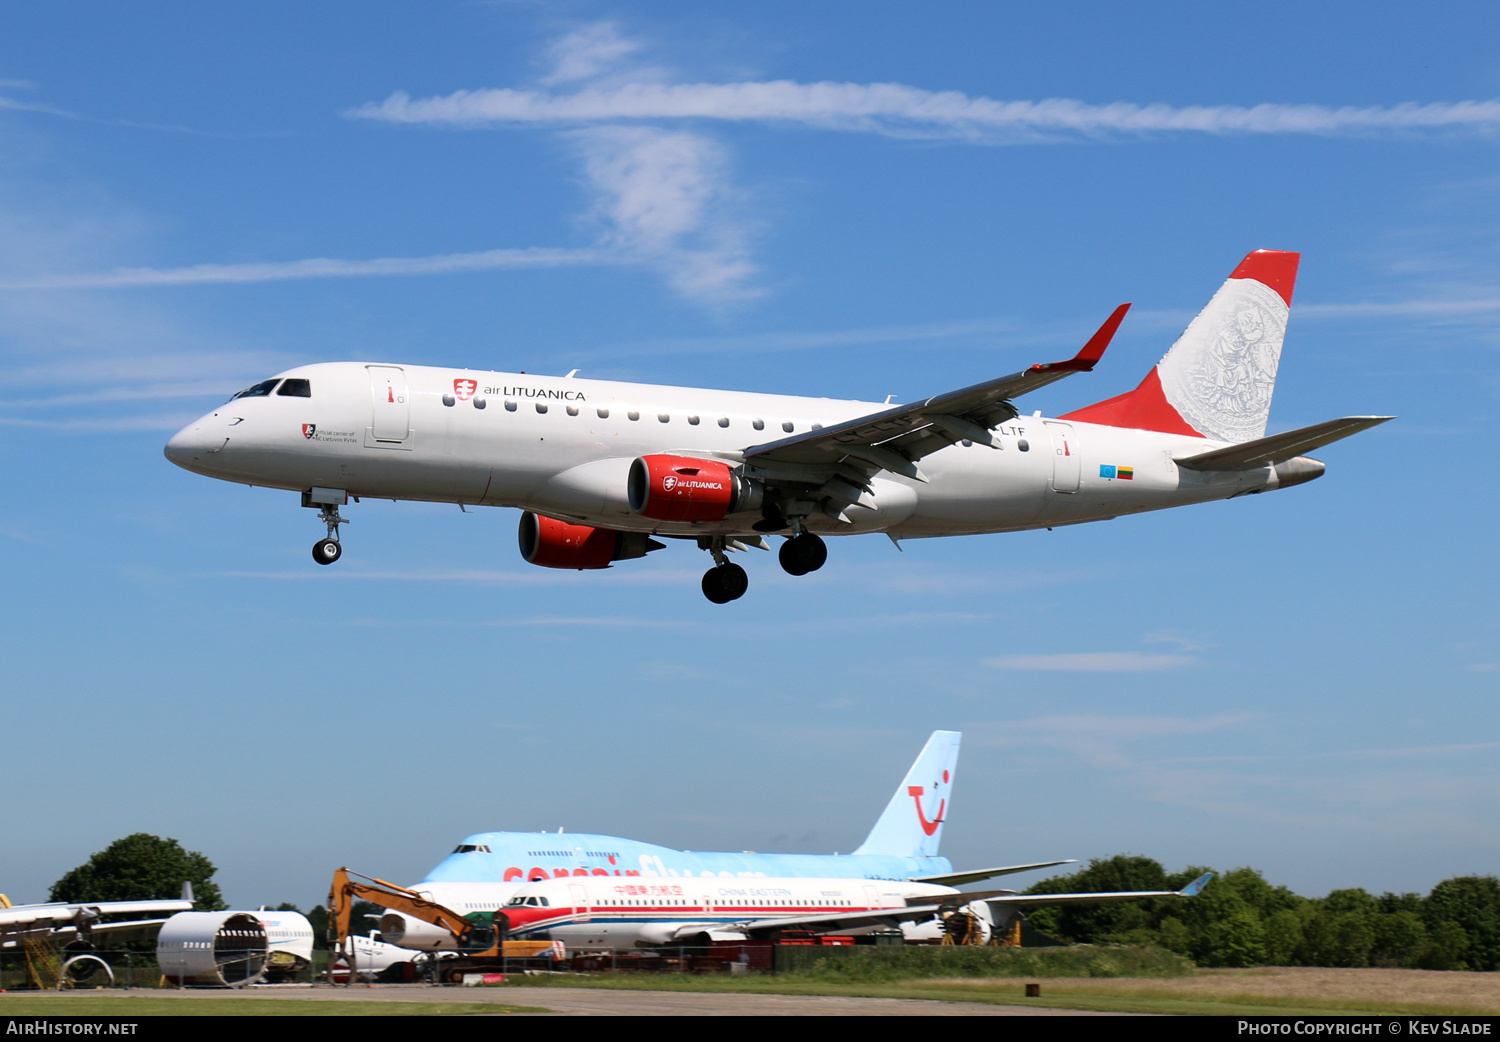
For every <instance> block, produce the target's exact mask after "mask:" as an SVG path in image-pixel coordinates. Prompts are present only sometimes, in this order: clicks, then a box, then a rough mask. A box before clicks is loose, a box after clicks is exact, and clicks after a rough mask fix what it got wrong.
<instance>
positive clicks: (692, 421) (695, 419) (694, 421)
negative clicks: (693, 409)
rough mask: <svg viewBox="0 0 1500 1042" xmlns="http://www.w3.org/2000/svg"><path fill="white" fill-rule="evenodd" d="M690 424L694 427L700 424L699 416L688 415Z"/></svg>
mask: <svg viewBox="0 0 1500 1042" xmlns="http://www.w3.org/2000/svg"><path fill="white" fill-rule="evenodd" d="M688 424H689V425H690V426H693V427H696V426H698V417H696V416H689V417H688Z"/></svg>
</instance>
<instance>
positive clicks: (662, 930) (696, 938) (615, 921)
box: [497, 873, 1212, 951]
mask: <svg viewBox="0 0 1500 1042" xmlns="http://www.w3.org/2000/svg"><path fill="white" fill-rule="evenodd" d="M1211 878H1212V873H1208V874H1205V875H1202V876H1200V877H1198V878H1197V879H1195V880H1194V881H1193V882H1192V883H1190V884H1189V885H1188V886H1187V887H1185V888H1184V889H1182V890H1136V891H1120V892H1114V893H1095V894H1032V895H1023V894H1017V893H1015V892H1014V891H1012V890H989V891H969V892H965V891H961V890H956V889H954V888H953V887H951V886H938V885H935V884H932V883H920V882H895V881H889V880H873V879H652V880H646V879H641V880H627V879H598V878H593V877H590V878H586V879H552V880H548V881H546V882H541V883H530V884H527V885H526V886H524V887H522V888H521V889H520V890H518V891H516V893H515V896H513V897H512V898H511V899H510V901H508V902H507V903H506V905H505V908H504V909H503V911H502V913H501V914H503V916H504V917H505V922H506V924H507V926H508V929H509V936H510V937H511V938H513V939H516V940H531V941H535V940H549V941H561V942H562V943H563V944H564V945H566V946H567V947H568V948H569V949H570V950H577V951H591V950H595V951H597V950H620V949H628V948H644V947H651V946H656V945H671V944H695V945H696V944H704V943H706V942H708V941H732V940H753V939H756V938H770V937H774V936H775V935H776V934H778V933H780V932H781V931H783V930H808V931H812V932H814V933H853V934H858V933H867V932H869V931H871V930H875V929H890V928H892V927H901V928H903V929H904V928H906V927H909V926H911V925H915V924H921V923H924V922H929V921H933V920H937V921H939V922H940V921H941V917H942V916H944V915H946V914H949V913H952V912H959V911H966V912H969V913H971V914H973V915H974V916H975V917H977V919H978V921H979V923H980V924H981V928H982V931H983V935H984V937H985V938H986V939H987V938H988V936H989V935H990V933H991V932H992V931H993V930H994V929H996V928H1002V927H1004V926H1005V925H1007V924H1008V922H1009V921H1010V920H1011V919H1013V918H1014V917H1015V915H1016V914H1017V913H1018V912H1020V911H1021V910H1022V909H1024V908H1028V907H1035V906H1038V905H1054V904H1077V903H1090V904H1096V903H1099V902H1104V901H1137V900H1141V899H1143V898H1148V897H1192V896H1193V895H1195V894H1197V893H1199V892H1200V891H1201V890H1202V889H1203V887H1204V886H1205V885H1207V883H1208V881H1209V880H1210V879H1211ZM497 918H498V916H497ZM937 936H938V931H933V932H930V935H929V937H928V938H927V939H933V940H935V939H937Z"/></svg>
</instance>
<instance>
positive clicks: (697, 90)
mask: <svg viewBox="0 0 1500 1042" xmlns="http://www.w3.org/2000/svg"><path fill="white" fill-rule="evenodd" d="M348 115H350V116H354V117H357V118H361V119H376V120H385V121H388V122H392V123H439V124H454V125H473V124H481V123H531V124H566V123H581V122H601V121H608V120H646V119H714V120H727V121H748V120H755V121H764V122H792V123H802V124H806V125H810V126H817V127H824V128H827V129H835V130H850V131H865V132H870V133H878V134H888V135H893V136H899V137H911V136H915V137H935V138H958V139H963V140H973V141H985V142H992V143H993V142H997V141H1006V140H1013V141H1014V140H1038V139H1042V138H1047V137H1056V136H1066V137H1076V136H1078V135H1088V136H1096V135H1108V134H1145V133H1161V132H1192V133H1206V134H1233V133H1239V134H1323V135H1330V134H1369V133H1377V132H1390V131H1398V130H1431V129H1439V128H1448V129H1480V130H1494V129H1496V128H1497V127H1500V100H1495V101H1461V102H1435V103H1432V104H1426V105H1419V104H1416V103H1413V102H1407V103H1404V104H1400V105H1394V106H1378V105H1372V106H1364V107H1355V106H1342V107H1333V106H1328V105H1278V104H1262V105H1253V106H1241V105H1185V106H1175V105H1162V104H1147V105H1142V104H1137V103H1135V102H1128V101H1121V102H1113V103H1110V104H1105V105H1093V104H1089V103H1087V102H1083V101H1077V100H1074V99H1070V98H1048V99H1045V100H1041V101H1003V100H998V99H995V98H984V97H971V96H970V95H968V94H965V93H963V92H961V91H931V90H925V89H923V88H920V87H909V86H906V85H904V84H900V83H830V82H822V83H795V82H793V81H790V80H775V81H764V82H742V83H679V84H662V83H641V82H634V83H626V84H622V85H619V86H612V87H593V88H586V89H583V90H578V91H574V92H572V93H567V94H554V93H548V92H545V91H535V90H515V89H508V88H498V89H489V90H461V91H456V92H454V93H453V94H450V95H447V96H446V97H433V98H418V99H413V98H412V97H411V96H410V95H408V94H407V93H405V92H404V91H397V92H395V93H393V94H392V95H391V96H390V97H388V98H386V100H385V101H383V102H379V103H376V102H370V103H368V104H366V105H362V106H360V107H359V108H356V109H353V110H351V111H350V112H349V113H348Z"/></svg>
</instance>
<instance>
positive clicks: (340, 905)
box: [328, 868, 557, 984]
mask: <svg viewBox="0 0 1500 1042" xmlns="http://www.w3.org/2000/svg"><path fill="white" fill-rule="evenodd" d="M357 875H358V873H354V872H350V871H349V870H348V869H347V868H340V869H339V870H338V871H337V872H335V873H334V874H333V886H332V887H331V888H330V889H329V892H328V940H329V944H330V947H331V948H332V949H333V950H334V951H335V952H336V953H338V955H342V956H343V957H344V958H345V959H349V960H351V962H352V959H353V950H352V948H351V946H350V942H349V936H350V935H349V918H350V915H351V913H352V912H353V910H354V901H355V899H356V898H359V899H362V900H365V901H369V902H371V903H372V904H377V905H379V906H380V907H382V908H387V909H390V910H391V911H395V912H400V913H401V914H403V915H408V916H411V917H412V918H414V919H420V920H422V921H423V922H426V923H431V924H432V925H433V926H436V927H438V928H440V929H443V930H447V931H448V932H449V933H451V934H452V935H453V939H454V943H455V945H456V947H457V949H458V952H459V955H458V957H457V958H453V959H444V960H442V961H441V962H440V963H438V962H434V963H433V965H434V966H435V967H436V973H437V974H438V976H439V978H440V979H441V980H444V981H446V982H448V983H450V984H457V983H460V982H461V981H462V980H463V978H464V976H465V975H466V974H470V973H498V972H505V971H506V970H508V969H515V968H516V967H517V966H518V965H520V964H522V963H524V962H526V961H527V960H532V959H538V960H541V959H545V960H548V961H550V959H551V957H552V954H553V953H554V952H555V951H556V950H557V946H556V945H554V944H553V943H552V942H550V941H507V940H506V939H505V932H506V928H507V919H506V917H505V914H504V913H503V912H498V911H497V912H495V913H494V915H493V916H492V917H491V916H488V915H487V914H486V913H478V912H476V913H474V915H473V916H472V917H471V916H465V915H464V914H463V913H461V912H455V911H454V910H453V909H451V908H446V907H444V906H443V905H440V904H438V903H437V902H435V901H429V900H427V899H426V898H425V897H423V896H422V895H421V894H419V893H417V892H416V891H413V890H408V889H406V888H405V887H403V886H397V885H396V884H395V883H387V882H386V881H385V880H383V879H376V878H374V877H373V876H359V878H358V879H353V878H350V877H351V876H357ZM412 954H413V956H414V957H415V955H416V954H417V953H416V952H413V953H412ZM335 957H337V956H335ZM351 979H352V976H351Z"/></svg>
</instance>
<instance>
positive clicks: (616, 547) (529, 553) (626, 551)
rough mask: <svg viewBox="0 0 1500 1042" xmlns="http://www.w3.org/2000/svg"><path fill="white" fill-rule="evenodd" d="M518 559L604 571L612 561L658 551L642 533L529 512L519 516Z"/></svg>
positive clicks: (534, 562) (654, 544)
mask: <svg viewBox="0 0 1500 1042" xmlns="http://www.w3.org/2000/svg"><path fill="white" fill-rule="evenodd" d="M517 535H518V536H519V539H520V543H521V556H522V557H524V558H525V559H526V561H527V563H528V564H535V565H540V566H541V567H543V568H575V569H578V570H580V571H582V570H583V569H585V568H608V567H609V566H610V563H611V562H613V561H628V560H630V559H631V558H635V557H645V556H646V555H647V554H649V553H650V552H651V551H652V550H660V549H661V548H662V547H663V546H665V545H666V544H665V543H659V542H657V541H656V540H655V539H652V538H651V537H650V536H648V535H647V534H646V533H645V532H617V531H615V530H614V529H612V528H592V527H590V526H589V525H574V524H569V523H568V522H566V521H558V520H556V519H555V518H550V517H543V516H542V515H540V514H533V513H531V512H530V511H527V512H526V513H524V514H522V515H521V527H520V530H519V531H518V532H517Z"/></svg>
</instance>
